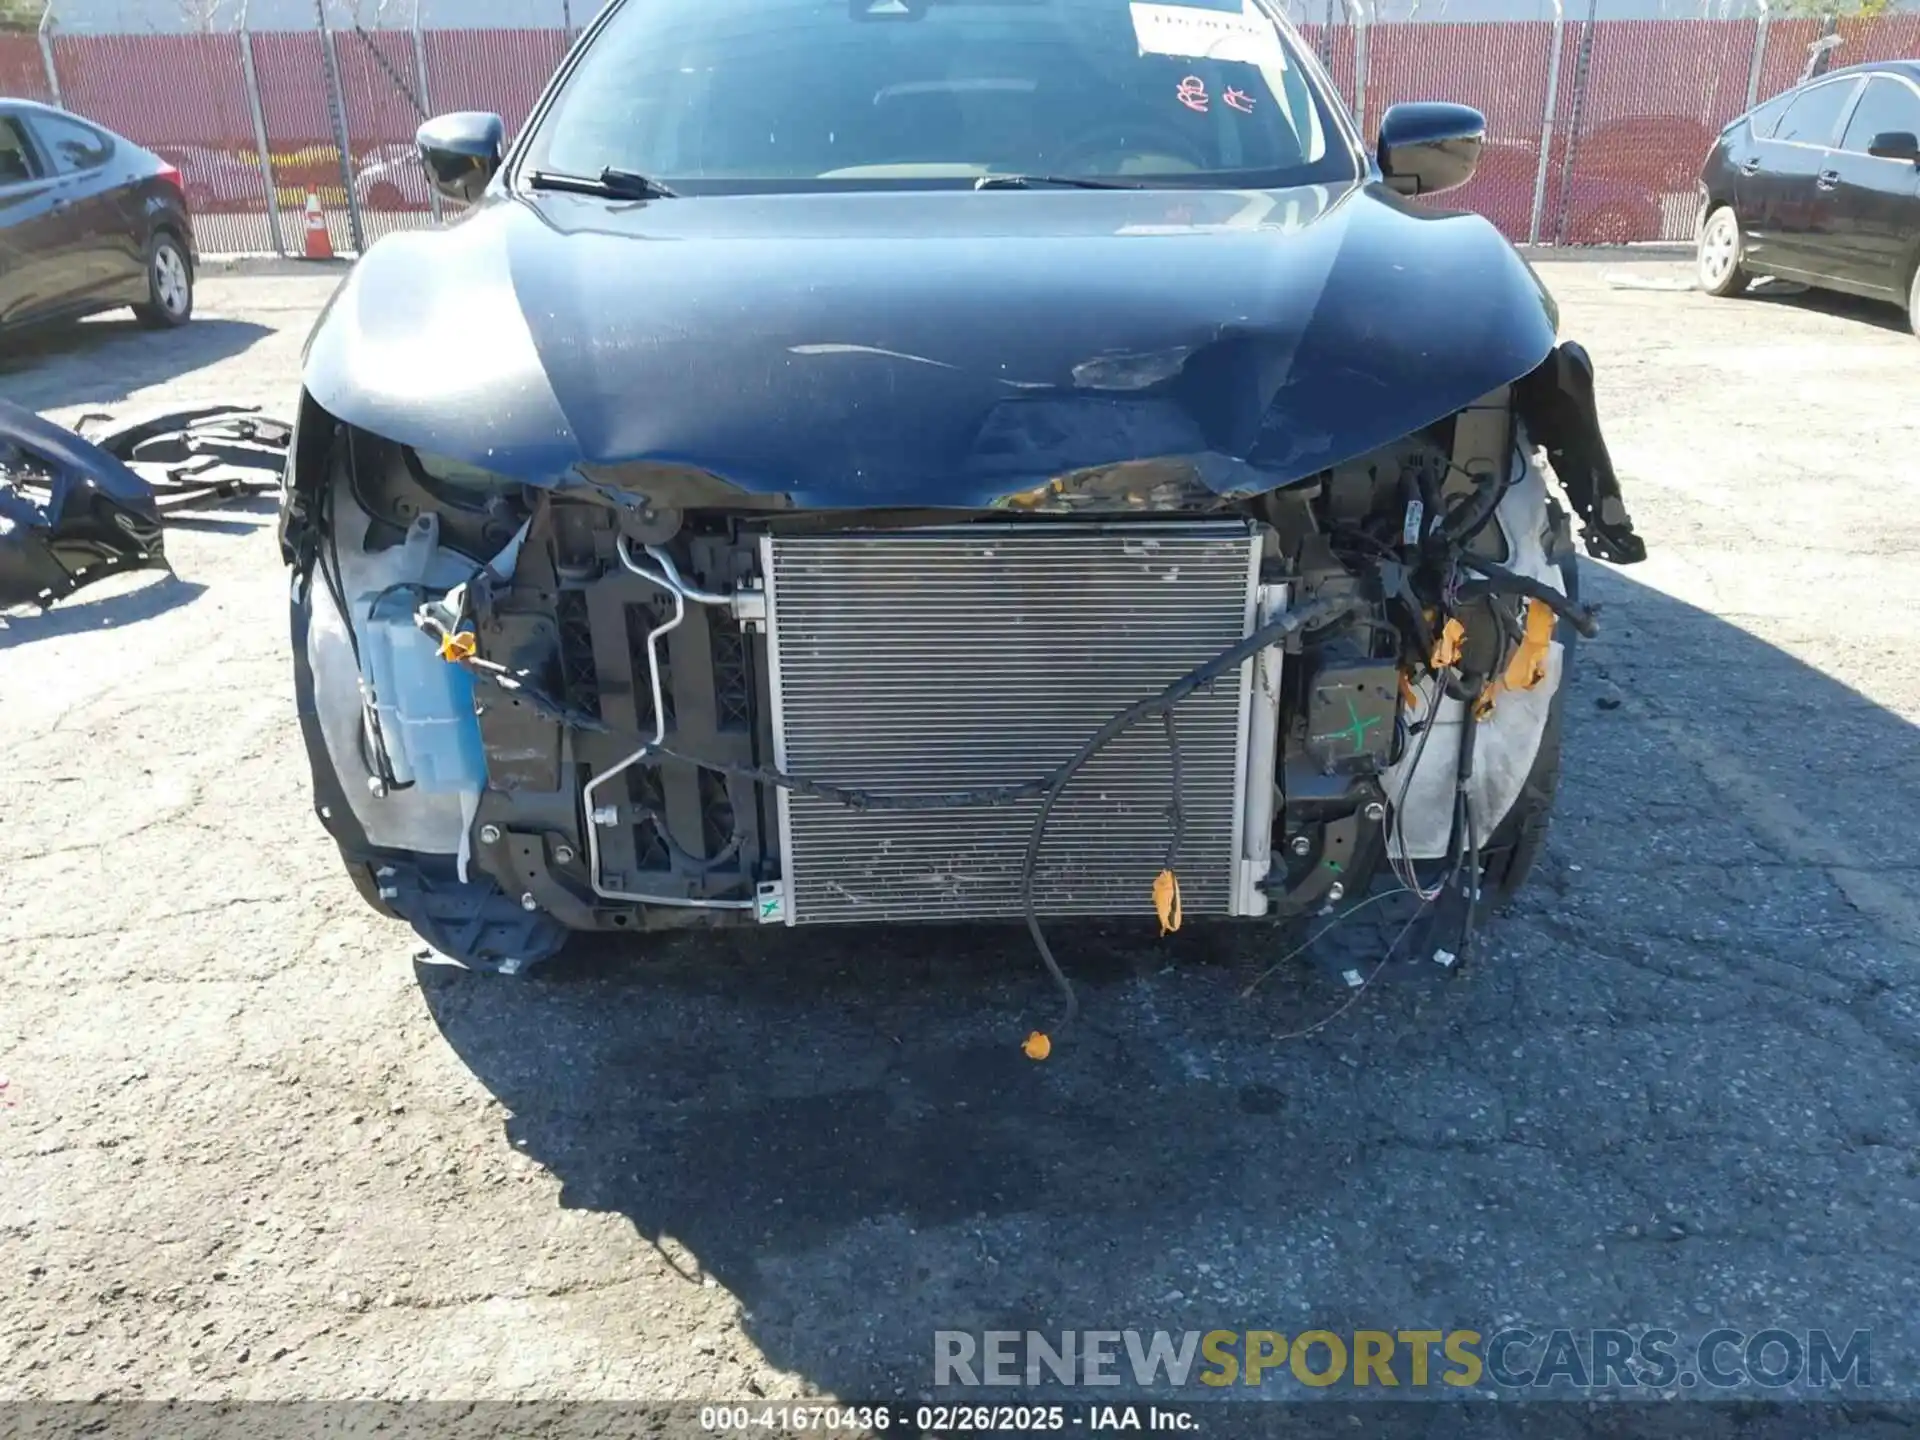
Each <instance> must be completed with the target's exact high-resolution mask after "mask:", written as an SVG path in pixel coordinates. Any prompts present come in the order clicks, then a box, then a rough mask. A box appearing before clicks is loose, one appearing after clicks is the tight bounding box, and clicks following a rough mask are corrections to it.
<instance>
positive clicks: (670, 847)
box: [639, 808, 746, 875]
mask: <svg viewBox="0 0 1920 1440" xmlns="http://www.w3.org/2000/svg"><path fill="white" fill-rule="evenodd" d="M639 818H640V819H642V820H644V821H646V822H647V823H648V824H649V825H651V826H652V827H653V833H654V834H655V835H657V836H659V837H660V843H661V844H662V845H663V846H665V847H666V851H667V856H668V858H669V860H670V861H673V862H676V873H685V874H691V875H711V874H712V873H713V872H714V871H716V870H718V869H720V868H721V867H722V866H724V865H726V864H727V863H728V862H729V861H730V860H732V859H733V858H734V857H735V856H737V855H738V854H739V853H740V847H741V846H742V845H744V844H745V843H746V832H745V831H744V830H743V829H742V828H741V825H740V820H739V817H738V816H736V817H735V818H734V822H733V834H732V836H731V837H730V838H729V839H728V840H727V843H726V844H725V845H723V846H722V847H721V848H720V849H719V851H718V852H716V853H715V854H713V855H711V856H709V857H708V858H706V859H705V860H702V859H701V858H700V857H699V856H698V855H695V854H692V853H691V852H690V851H688V850H687V849H686V848H685V847H684V846H682V845H681V844H680V842H679V841H678V840H675V839H674V838H673V832H672V831H671V830H669V829H668V828H667V820H666V817H665V816H664V815H662V814H661V813H660V812H659V811H657V810H650V809H645V808H642V809H640V811H639Z"/></svg>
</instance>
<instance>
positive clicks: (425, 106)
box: [411, 0, 441, 225]
mask: <svg viewBox="0 0 1920 1440" xmlns="http://www.w3.org/2000/svg"><path fill="white" fill-rule="evenodd" d="M411 33H412V35H413V78H414V83H415V84H417V85H418V86H419V87H420V107H419V108H420V118H421V119H422V120H425V119H427V118H428V117H429V116H430V115H432V114H433V97H432V95H431V93H430V92H429V91H428V89H427V47H426V44H425V42H424V41H423V40H422V39H421V37H420V0H413V28H412V32H411ZM427 208H428V209H429V210H431V211H432V212H433V223H434V224H436V225H438V224H439V223H440V219H441V216H440V192H439V191H438V190H436V189H434V188H433V184H432V182H428V184H427Z"/></svg>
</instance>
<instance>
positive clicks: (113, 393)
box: [0, 312, 273, 411]
mask: <svg viewBox="0 0 1920 1440" xmlns="http://www.w3.org/2000/svg"><path fill="white" fill-rule="evenodd" d="M272 333H273V331H272V330H270V329H269V328H268V327H267V326H265V325H257V324H255V323H254V322H253V321H251V320H222V319H218V318H216V317H212V316H208V317H205V318H202V319H198V320H193V321H190V322H189V323H188V324H186V325H183V326H181V327H180V328H179V329H177V330H148V329H146V328H144V327H143V326H141V325H140V324H139V322H137V321H136V320H134V319H133V317H132V316H131V315H121V314H119V313H117V312H116V313H115V314H112V315H105V316H96V317H95V318H93V319H90V320H84V321H80V322H78V323H70V324H53V325H43V326H36V327H34V328H32V329H29V330H24V331H21V332H19V333H18V334H13V335H9V336H7V340H6V345H5V347H4V350H3V351H0V396H4V397H5V398H6V399H8V400H11V401H13V403H14V404H16V405H24V406H26V407H27V408H28V409H30V410H39V411H48V410H58V409H62V408H64V407H67V406H72V405H103V406H105V405H114V404H116V403H118V402H119V401H122V400H124V399H126V398H127V396H129V395H131V394H132V393H133V392H135V391H136V390H144V389H148V388H150V387H152V386H156V385H164V384H165V383H166V382H167V381H169V380H172V379H174V378H175V377H176V376H180V375H185V374H187V373H189V372H190V371H194V370H198V369H200V368H201V367H203V366H207V365H211V364H213V363H215V362H216V361H219V360H224V359H226V358H227V357H229V356H232V355H238V354H239V353H240V352H241V351H243V350H245V349H247V348H248V347H249V346H251V345H253V344H254V343H255V342H256V341H259V340H263V339H265V338H266V337H267V336H268V335H271V334H272Z"/></svg>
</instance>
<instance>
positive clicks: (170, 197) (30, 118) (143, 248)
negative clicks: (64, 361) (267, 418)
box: [0, 99, 194, 329]
mask: <svg viewBox="0 0 1920 1440" xmlns="http://www.w3.org/2000/svg"><path fill="white" fill-rule="evenodd" d="M193 267H194V248H193V221H192V219H191V218H190V217H189V215H188V213H187V201H186V194H185V192H184V190H183V188H182V186H181V183H180V172H179V171H178V170H177V169H175V168H174V167H173V166H172V165H169V164H168V163H167V162H166V161H164V160H162V159H161V158H160V157H159V156H157V155H155V154H153V153H151V152H150V151H147V150H143V149H141V148H140V147H139V146H138V145H135V144H134V143H133V142H132V141H131V140H128V139H126V138H125V137H123V136H120V135H115V134H114V133H112V132H111V131H109V130H103V129H101V128H100V127H99V126H98V125H94V124H92V123H90V122H89V121H86V120H82V119H81V118H80V117H79V116H77V115H70V114H68V113H67V112H66V111H64V110H55V109H53V108H51V107H49V106H46V105H37V104H34V103H33V102H32V101H28V100H6V99H0V329H7V328H10V327H12V326H15V325H24V324H29V323H33V322H36V321H41V320H55V319H73V318H77V317H78V316H81V315H89V314H92V313H94V312H95V311H99V310H112V309H115V308H117V307H119V306H122V305H131V306H132V307H133V313H134V314H135V315H137V316H138V317H139V318H140V320H141V323H143V324H146V325H152V326H155V327H164V326H170V325H183V324H185V323H186V322H187V320H189V319H190V318H191V317H192V315H193Z"/></svg>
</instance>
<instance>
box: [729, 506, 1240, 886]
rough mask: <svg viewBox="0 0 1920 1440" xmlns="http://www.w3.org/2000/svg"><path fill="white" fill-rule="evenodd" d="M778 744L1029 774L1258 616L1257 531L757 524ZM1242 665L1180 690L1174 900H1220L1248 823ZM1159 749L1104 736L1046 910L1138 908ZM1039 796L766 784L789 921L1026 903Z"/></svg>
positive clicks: (1221, 526)
mask: <svg viewBox="0 0 1920 1440" xmlns="http://www.w3.org/2000/svg"><path fill="white" fill-rule="evenodd" d="M761 559H762V569H763V573H764V574H765V576H766V585H767V595H768V614H767V628H768V635H769V648H768V653H769V659H770V667H771V672H772V675H771V678H772V684H773V725H774V737H775V738H774V744H775V756H776V761H777V763H778V764H779V765H780V766H781V767H782V768H783V769H785V770H787V771H789V772H791V773H796V774H800V775H805V776H807V777H809V778H813V779H821V780H828V781H832V782H834V783H837V784H841V785H854V786H860V787H863V788H866V789H869V790H874V791H885V792H898V793H908V792H928V791H941V790H959V789H970V788H978V787H989V786H997V785H1005V784H1009V783H1012V782H1016V781H1021V780H1028V779H1032V778H1034V777H1037V776H1040V775H1042V774H1044V773H1045V772H1046V771H1048V770H1049V769H1051V768H1053V767H1054V766H1055V765H1057V764H1059V763H1060V762H1061V761H1063V760H1065V759H1067V758H1068V757H1069V756H1071V755H1072V754H1073V752H1074V751H1075V750H1076V749H1078V748H1079V747H1080V745H1081V744H1082V742H1084V741H1085V740H1086V739H1087V738H1088V737H1089V736H1090V735H1092V734H1093V732H1094V731H1096V730H1097V729H1099V727H1100V726H1101V725H1103V724H1104V723H1105V722H1106V721H1108V720H1109V719H1111V718H1112V717H1113V716H1114V715H1116V714H1118V713H1119V712H1120V711H1122V710H1124V709H1125V708H1126V707H1127V706H1129V705H1131V704H1133V703H1134V702H1135V701H1137V700H1140V699H1142V698H1143V697H1145V696H1148V695H1151V694H1154V693H1155V692H1157V691H1159V690H1161V689H1163V688H1165V686H1166V685H1168V684H1169V683H1170V682H1172V681H1173V680H1176V679H1178V678H1179V677H1180V676H1181V675H1183V674H1185V673H1186V672H1187V671H1189V670H1191V669H1193V668H1194V667H1195V666H1196V665H1199V664H1200V663H1201V662H1203V661H1205V660H1208V659H1210V658H1211V657H1212V656H1214V655H1215V654H1217V653H1218V652H1219V651H1221V650H1223V649H1225V648H1226V647H1227V646H1229V645H1232V644H1233V643H1234V642H1235V641H1237V640H1239V639H1241V638H1242V637H1244V636H1246V635H1247V634H1248V633H1250V632H1251V630H1252V628H1253V617H1254V606H1255V600H1256V593H1257V592H1256V584H1257V580H1258V561H1259V541H1258V539H1257V538H1256V536H1255V535H1254V534H1253V533H1252V531H1251V529H1250V527H1248V526H1246V525H1243V524H1234V523H1215V522H1206V523H1187V524H1166V525H1159V524H1156V525H1150V526H1141V525H1126V526H1105V527H1103V526H1096V525H1045V526H1042V525H1030V526H990V527H982V526H972V527H968V528H966V529H964V530H921V531H907V532H895V533H869V534H858V535H830V536H808V537H796V538H784V537H768V538H766V539H764V540H763V541H762V555H761ZM1252 668H1253V667H1252V666H1251V665H1247V666H1243V667H1241V668H1240V669H1238V670H1235V671H1233V672H1231V673H1230V674H1229V675H1227V676H1226V677H1224V678H1222V679H1221V680H1220V681H1218V682H1216V684H1215V685H1214V686H1212V687H1211V689H1209V690H1205V691H1201V692H1199V693H1197V694H1195V695H1193V696H1192V697H1191V698H1189V699H1188V700H1186V701H1185V702H1183V703H1182V704H1181V705H1180V707H1179V709H1178V710H1177V711H1176V715H1175V718H1176V721H1177V724H1178V727H1179V735H1180V761H1181V771H1182V780H1183V785H1182V794H1181V807H1182V811H1183V814H1184V832H1183V836H1182V840H1181V846H1180V856H1179V863H1178V871H1179V875H1180V881H1181V890H1182V898H1183V901H1184V905H1185V909H1186V911H1187V912H1188V913H1189V914H1193V915H1203V914H1216V915H1218V914H1228V913H1231V909H1232V895H1233V887H1234V881H1235V866H1236V860H1237V852H1238V848H1239V847H1238V844H1237V840H1238V837H1239V834H1240V829H1241V823H1242V803H1243V796H1244V790H1245V787H1244V785H1243V781H1242V777H1243V775H1244V773H1245V769H1246V758H1245V757H1246V750H1247V724H1248V712H1249V688H1250V678H1251V671H1252ZM1169 769H1170V765H1169V756H1168V752H1167V743H1166V736H1165V732H1164V730H1163V728H1162V727H1161V725H1160V724H1159V722H1157V721H1153V722H1149V723H1145V724H1142V725H1140V726H1137V727H1136V728H1135V729H1133V730H1132V731H1130V732H1128V733H1127V734H1125V735H1123V736H1121V737H1120V738H1119V739H1118V740H1116V741H1115V742H1113V743H1112V744H1111V745H1109V746H1107V747H1106V749H1104V750H1103V751H1102V752H1101V753H1100V754H1099V755H1097V756H1095V757H1094V759H1093V760H1092V761H1091V762H1089V763H1088V764H1087V765H1086V766H1085V767H1084V768H1083V769H1082V770H1081V771H1080V773H1079V775H1078V776H1077V777H1076V778H1075V780H1074V781H1073V783H1072V784H1070V785H1069V786H1068V787H1067V790H1066V792H1065V793H1064V794H1063V795H1062V796H1061V798H1060V802H1059V804H1058V805H1056V807H1055V808H1054V812H1053V815H1052V817H1051V818H1050V819H1049V821H1048V825H1047V836H1046V843H1045V845H1044V846H1043V848H1042V850H1041V854H1040V864H1039V867H1038V870H1037V871H1036V879H1035V887H1034V891H1035V898H1036V905H1037V908H1038V910H1039V911H1040V913H1042V914H1045V915H1131V914H1147V915H1151V914H1152V913H1153V899H1152V885H1153V879H1154V877H1155V876H1156V875H1157V874H1158V873H1159V871H1160V869H1161V865H1162V863H1163V861H1164V860H1165V858H1166V849H1167V841H1168V836H1169V833H1170V830H1169V823H1168V815H1167V803H1168V796H1169V781H1170V774H1169ZM1038 804H1039V802H1038V801H1032V802H1028V803H1025V804H1021V805H1017V806H1001V807H995V808H991V809H965V810H940V811H911V812H901V811H874V810H867V811H856V810H851V809H848V808H846V807H844V806H840V805H836V804H833V803H831V802H827V801H821V800H815V799H811V798H808V797H806V796H799V795H793V794H791V793H789V792H787V791H781V792H780V816H779V818H780V839H781V847H782V851H783V854H784V859H785V879H784V881H783V882H782V885H781V886H780V887H778V890H777V904H769V903H768V902H767V900H766V899H765V898H763V903H762V916H763V918H773V916H775V915H779V916H780V917H782V918H784V919H785V920H786V921H787V923H789V924H794V923H824V922H835V923H844V922H848V921H869V920H935V919H957V918H963V917H964V918H983V917H994V916H1017V915H1018V914H1019V913H1020V889H1019V877H1020V866H1021V860H1022V857H1023V855H1024V853H1025V849H1026V845H1027V837H1028V834H1029V832H1030V830H1031V827H1032V823H1033V818H1034V815H1035V812H1036V810H1037V808H1038Z"/></svg>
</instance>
